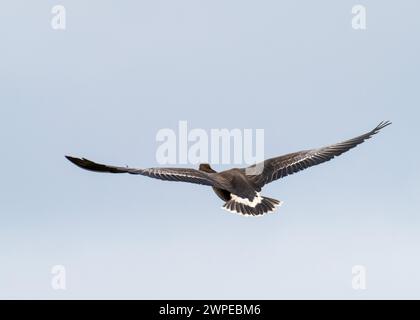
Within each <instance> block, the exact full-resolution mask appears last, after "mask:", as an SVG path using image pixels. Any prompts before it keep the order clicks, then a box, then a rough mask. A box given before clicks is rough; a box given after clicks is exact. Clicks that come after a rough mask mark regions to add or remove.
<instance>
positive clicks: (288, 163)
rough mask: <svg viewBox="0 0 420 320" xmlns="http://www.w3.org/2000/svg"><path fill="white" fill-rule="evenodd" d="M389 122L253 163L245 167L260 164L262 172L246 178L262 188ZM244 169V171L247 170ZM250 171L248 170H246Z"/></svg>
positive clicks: (356, 142) (361, 139) (332, 154)
mask: <svg viewBox="0 0 420 320" xmlns="http://www.w3.org/2000/svg"><path fill="white" fill-rule="evenodd" d="M390 124H391V122H389V121H383V122H381V123H379V125H378V126H377V127H376V128H375V129H373V130H372V131H369V132H367V133H365V134H363V135H361V136H358V137H356V138H353V139H350V140H347V141H343V142H340V143H336V144H333V145H330V146H327V147H323V148H319V149H312V150H304V151H299V152H294V153H290V154H286V155H284V156H280V157H276V158H271V159H268V160H265V161H264V162H263V163H260V164H257V165H253V166H251V167H249V168H247V169H252V168H255V166H260V165H262V173H261V174H257V175H250V176H248V178H249V179H250V180H251V181H253V182H254V184H255V185H256V186H257V187H259V188H262V187H263V186H264V185H265V184H267V183H270V182H272V181H274V180H277V179H280V178H283V177H285V176H288V175H290V174H293V173H295V172H298V171H301V170H304V169H306V168H309V167H312V166H315V165H317V164H320V163H323V162H326V161H329V160H331V159H333V158H334V157H336V156H339V155H341V154H342V153H344V152H346V151H348V150H350V149H352V148H354V147H355V146H357V145H359V144H361V143H363V142H364V141H365V140H367V139H369V138H370V137H372V136H373V135H374V134H376V133H378V132H379V130H381V129H382V128H385V127H386V126H388V125H390ZM247 169H244V170H245V172H247V171H248V170H247ZM248 172H250V171H248Z"/></svg>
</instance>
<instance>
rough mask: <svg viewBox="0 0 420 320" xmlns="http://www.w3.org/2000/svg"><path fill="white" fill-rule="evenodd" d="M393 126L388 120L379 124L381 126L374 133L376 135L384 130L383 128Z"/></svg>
mask: <svg viewBox="0 0 420 320" xmlns="http://www.w3.org/2000/svg"><path fill="white" fill-rule="evenodd" d="M391 124H392V122H391V121H388V120H386V121H381V122H379V124H378V125H377V126H376V128H375V129H373V132H374V133H377V132H379V130H381V129H383V128H385V127H387V126H389V125H391Z"/></svg>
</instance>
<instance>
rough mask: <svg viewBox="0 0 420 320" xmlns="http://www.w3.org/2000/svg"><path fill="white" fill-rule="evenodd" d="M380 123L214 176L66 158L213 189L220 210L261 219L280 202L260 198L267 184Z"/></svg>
mask: <svg viewBox="0 0 420 320" xmlns="http://www.w3.org/2000/svg"><path fill="white" fill-rule="evenodd" d="M390 124H391V122H389V121H382V122H380V123H379V124H378V125H377V126H376V127H375V128H374V129H373V130H371V131H369V132H367V133H365V134H362V135H360V136H357V137H355V138H353V139H349V140H346V141H343V142H339V143H336V144H332V145H328V146H325V147H321V148H316V149H310V150H303V151H298V152H293V153H289V154H286V155H282V156H279V157H274V158H270V159H267V160H264V161H262V162H260V163H257V164H254V165H252V166H250V167H247V168H232V169H229V170H225V171H221V172H216V171H215V170H213V168H211V166H210V165H209V164H208V163H201V164H200V165H199V168H198V170H197V169H191V168H147V169H141V168H129V167H118V166H110V165H105V164H100V163H96V162H93V161H91V160H88V159H86V158H77V157H72V156H65V157H66V158H67V159H68V160H69V161H70V162H72V163H73V164H75V165H76V166H78V167H80V168H82V169H85V170H90V171H94V172H108V173H129V174H135V175H142V176H147V177H150V178H155V179H160V180H166V181H180V182H189V183H194V184H201V185H205V186H210V187H212V188H213V190H214V192H215V193H216V195H217V196H218V197H219V198H220V199H222V200H223V201H224V205H223V207H222V208H223V209H225V210H227V211H230V212H233V213H238V214H241V215H244V216H262V215H264V214H266V213H269V212H274V211H275V209H276V207H278V206H280V205H281V204H282V203H283V201H279V200H276V199H273V198H269V197H265V196H262V195H261V189H262V188H263V187H264V186H265V185H266V184H268V183H271V182H273V181H275V180H278V179H282V178H284V177H286V176H289V175H291V174H294V173H296V172H299V171H302V170H304V169H307V168H309V167H312V166H315V165H318V164H321V163H324V162H326V161H329V160H331V159H333V158H334V157H337V156H339V155H341V154H343V153H344V152H347V151H348V150H350V149H352V148H354V147H356V146H357V145H359V144H361V143H363V142H364V141H365V140H367V139H369V138H371V137H372V136H373V135H375V134H376V133H378V132H379V131H380V130H381V129H383V128H385V127H386V126H388V125H390Z"/></svg>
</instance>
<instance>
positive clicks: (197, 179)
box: [66, 156, 214, 186]
mask: <svg viewBox="0 0 420 320" xmlns="http://www.w3.org/2000/svg"><path fill="white" fill-rule="evenodd" d="M66 158H67V159H68V160H69V161H70V162H72V163H74V164H75V165H77V166H78V167H80V168H82V169H85V170H90V171H95V172H110V173H130V174H139V175H142V176H147V177H150V178H155V179H160V180H167V181H183V182H190V183H196V184H203V185H208V186H213V185H214V181H213V179H212V177H211V174H209V173H206V172H202V171H198V170H195V169H184V168H149V169H135V168H128V167H115V166H108V165H105V164H100V163H96V162H93V161H90V160H88V159H85V158H75V157H70V156H66Z"/></svg>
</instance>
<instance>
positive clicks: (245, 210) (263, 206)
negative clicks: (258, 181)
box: [223, 197, 283, 216]
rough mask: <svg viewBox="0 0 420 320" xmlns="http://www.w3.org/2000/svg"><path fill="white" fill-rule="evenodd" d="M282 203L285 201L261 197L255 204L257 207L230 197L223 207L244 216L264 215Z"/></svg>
mask: <svg viewBox="0 0 420 320" xmlns="http://www.w3.org/2000/svg"><path fill="white" fill-rule="evenodd" d="M282 204H283V201H279V200H276V199H273V198H268V197H261V202H260V203H258V204H257V205H255V207H252V206H250V205H248V204H245V203H242V202H239V201H238V200H237V199H230V200H229V201H227V202H226V203H225V204H224V205H223V209H225V210H227V211H230V212H233V213H239V214H241V215H244V216H262V215H264V214H266V213H269V212H273V211H274V210H276V207H279V206H281V205H282Z"/></svg>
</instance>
